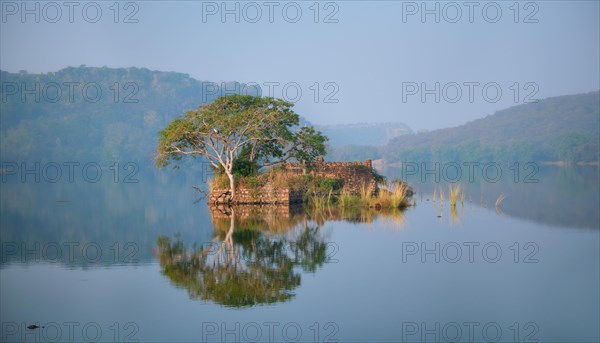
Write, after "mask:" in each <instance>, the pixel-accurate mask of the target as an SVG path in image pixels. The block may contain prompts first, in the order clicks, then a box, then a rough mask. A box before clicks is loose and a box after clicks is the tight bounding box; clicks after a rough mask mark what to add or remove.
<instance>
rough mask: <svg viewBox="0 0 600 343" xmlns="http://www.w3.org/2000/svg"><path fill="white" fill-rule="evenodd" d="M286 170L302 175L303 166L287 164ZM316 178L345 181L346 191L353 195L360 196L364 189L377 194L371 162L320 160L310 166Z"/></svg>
mask: <svg viewBox="0 0 600 343" xmlns="http://www.w3.org/2000/svg"><path fill="white" fill-rule="evenodd" d="M284 168H285V169H286V170H288V172H290V173H294V174H302V173H303V166H302V165H301V164H299V163H287V164H285V165H284ZM310 169H311V172H310V173H312V174H313V175H315V176H322V177H330V178H337V179H344V190H345V191H348V192H350V193H352V194H359V193H361V192H362V190H363V188H365V187H366V189H367V190H368V191H369V192H370V193H371V194H375V193H376V192H377V182H376V181H375V177H374V175H373V164H372V161H371V160H366V161H364V162H325V161H323V159H318V160H317V161H316V162H315V163H313V164H312V165H311V166H310Z"/></svg>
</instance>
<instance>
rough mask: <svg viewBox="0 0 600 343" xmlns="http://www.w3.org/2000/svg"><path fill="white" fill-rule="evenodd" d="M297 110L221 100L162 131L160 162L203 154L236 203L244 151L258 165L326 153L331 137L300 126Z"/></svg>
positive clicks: (238, 98)
mask: <svg viewBox="0 0 600 343" xmlns="http://www.w3.org/2000/svg"><path fill="white" fill-rule="evenodd" d="M292 107H293V104H292V103H290V102H287V101H283V100H280V99H275V98H270V97H256V96H250V95H228V96H224V97H221V98H218V99H217V100H215V101H214V102H212V103H210V104H206V105H202V106H200V107H199V108H198V109H196V110H192V111H188V112H187V113H186V114H185V115H184V116H181V117H178V118H176V119H175V120H173V121H172V122H171V123H170V124H169V126H168V127H167V128H165V129H164V130H162V131H161V132H160V138H159V141H158V146H157V156H156V164H157V166H159V167H163V166H165V165H167V164H169V163H170V162H172V161H178V160H181V158H182V157H183V156H186V155H191V156H204V157H205V158H206V159H207V160H208V161H209V162H210V163H211V164H212V165H213V166H214V167H215V168H216V169H217V170H221V171H223V172H224V173H225V174H227V176H228V178H229V185H230V192H231V199H233V198H234V197H235V176H234V173H233V167H234V162H235V161H236V160H237V159H238V158H239V157H240V153H241V152H242V151H244V152H246V153H245V154H244V155H246V156H244V158H245V159H247V160H248V161H250V162H252V163H256V164H257V165H258V167H263V166H270V165H274V164H278V163H282V162H286V161H289V160H296V161H299V162H311V161H313V160H314V159H315V158H316V157H317V156H319V155H324V154H325V142H326V141H327V138H326V137H325V136H323V135H322V134H321V132H319V131H315V130H314V129H313V128H312V127H302V128H297V125H298V123H299V116H298V114H296V113H294V111H293V110H292ZM295 128H297V129H296V130H295Z"/></svg>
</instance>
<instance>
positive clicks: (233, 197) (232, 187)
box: [225, 171, 235, 202]
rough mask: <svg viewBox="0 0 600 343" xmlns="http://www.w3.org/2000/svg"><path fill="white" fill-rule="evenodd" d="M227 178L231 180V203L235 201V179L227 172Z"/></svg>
mask: <svg viewBox="0 0 600 343" xmlns="http://www.w3.org/2000/svg"><path fill="white" fill-rule="evenodd" d="M225 173H226V174H227V177H228V178H229V191H230V192H231V198H230V202H231V201H233V199H235V180H234V179H233V174H232V173H231V172H229V171H226V172H225Z"/></svg>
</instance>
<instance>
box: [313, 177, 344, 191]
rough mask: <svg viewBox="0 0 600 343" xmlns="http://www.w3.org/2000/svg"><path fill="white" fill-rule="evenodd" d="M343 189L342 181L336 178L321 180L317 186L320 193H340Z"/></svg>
mask: <svg viewBox="0 0 600 343" xmlns="http://www.w3.org/2000/svg"><path fill="white" fill-rule="evenodd" d="M343 187H344V179H337V178H321V182H320V184H319V188H320V189H321V192H329V191H333V192H337V191H340V190H341V189H342V188H343Z"/></svg>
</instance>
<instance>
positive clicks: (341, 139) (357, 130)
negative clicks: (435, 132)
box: [316, 123, 412, 147]
mask: <svg viewBox="0 0 600 343" xmlns="http://www.w3.org/2000/svg"><path fill="white" fill-rule="evenodd" d="M316 128H317V129H318V130H320V131H321V132H323V133H324V134H325V135H326V136H327V137H329V140H330V143H331V145H332V146H334V147H335V146H343V145H373V146H376V145H385V144H387V143H388V142H389V141H390V140H391V139H393V138H395V137H398V136H401V135H406V134H410V133H412V130H411V129H410V128H409V127H408V126H406V125H405V124H402V123H360V124H345V125H317V126H316Z"/></svg>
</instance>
